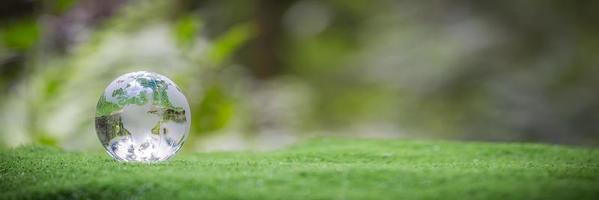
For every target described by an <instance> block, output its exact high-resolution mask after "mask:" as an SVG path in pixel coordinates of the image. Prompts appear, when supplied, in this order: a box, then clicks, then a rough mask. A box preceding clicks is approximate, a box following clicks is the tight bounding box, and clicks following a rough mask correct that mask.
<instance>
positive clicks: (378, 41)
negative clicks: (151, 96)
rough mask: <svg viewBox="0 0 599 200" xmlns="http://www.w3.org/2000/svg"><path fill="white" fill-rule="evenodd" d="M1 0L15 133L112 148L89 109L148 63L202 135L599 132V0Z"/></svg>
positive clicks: (1, 49)
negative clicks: (179, 93)
mask: <svg viewBox="0 0 599 200" xmlns="http://www.w3.org/2000/svg"><path fill="white" fill-rule="evenodd" d="M4 6H5V7H3V8H0V11H1V12H0V25H1V26H0V42H1V43H0V72H1V74H0V91H1V92H2V93H3V98H2V99H0V110H1V111H2V113H3V114H2V115H1V117H0V119H2V121H0V126H2V127H4V128H3V130H0V134H1V136H2V145H6V146H15V145H18V144H21V143H48V144H50V143H52V144H56V145H58V146H62V147H65V148H72V149H90V148H92V149H93V148H100V147H99V145H97V146H94V144H96V143H97V141H95V140H96V138H95V135H94V133H93V120H92V119H93V117H83V116H92V115H93V113H94V112H96V111H95V110H94V107H95V104H96V103H97V101H98V96H99V94H100V92H101V91H102V90H103V89H104V87H106V85H107V84H108V83H109V82H110V81H111V80H112V79H114V78H115V77H117V76H119V75H121V74H123V73H126V72H131V71H138V70H148V71H154V72H158V73H161V74H164V75H166V76H168V77H170V78H172V79H173V80H174V81H175V82H176V83H177V84H178V85H179V86H180V88H181V89H182V90H183V92H184V93H185V95H186V96H187V97H188V99H189V102H190V105H191V106H192V108H191V109H192V114H193V116H192V119H193V121H192V133H193V135H192V137H191V138H190V140H192V142H191V143H192V145H193V146H194V148H196V149H202V148H204V147H205V146H209V145H210V144H211V143H212V141H221V142H222V141H232V142H230V143H231V144H232V145H233V144H234V145H237V147H239V148H245V147H251V146H252V145H255V146H258V147H260V146H265V145H268V144H279V143H285V142H282V141H283V140H286V139H289V140H293V139H297V138H300V137H303V136H308V135H313V134H344V135H352V136H366V137H439V138H453V139H477V140H508V141H541V142H553V143H569V144H586V145H596V144H597V142H598V137H597V135H596V133H597V132H598V131H599V125H598V123H597V121H599V114H598V113H599V103H598V102H599V93H597V91H598V89H599V88H598V86H599V79H598V78H597V77H599V70H598V69H597V68H596V67H594V66H595V65H597V64H599V58H598V57H596V56H595V54H596V52H597V51H599V42H598V41H599V40H598V39H597V38H599V34H598V33H599V29H597V26H596V25H595V24H596V20H594V19H596V18H597V14H596V13H597V12H595V10H596V9H598V8H599V5H598V4H597V3H594V2H562V1H547V2H545V1H530V2H520V1H515V0H514V1H512V0H510V1H501V2H480V1H475V0H456V1H451V2H412V1H389V0H377V1H364V0H351V1H340V0H327V1H314V0H289V1H276V0H253V1H242V0H233V1H215V0H209V1H193V0H176V1H166V0H150V1H139V0H137V1H136V0H134V1H127V2H123V1H100V0H81V1H75V0H59V1H43V2H38V1H34V2H31V1H22V0H8V1H7V2H6V3H5V4H4ZM219 137H221V138H224V139H218V138H219ZM44 138H45V139H44ZM215 138H216V139H215ZM242 140H243V141H247V142H245V143H243V142H238V141H242ZM48 141H54V142H48ZM260 141H265V142H264V143H261V142H260ZM216 146H219V145H218V144H217V145H216ZM224 146H227V145H224Z"/></svg>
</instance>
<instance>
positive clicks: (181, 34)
mask: <svg viewBox="0 0 599 200" xmlns="http://www.w3.org/2000/svg"><path fill="white" fill-rule="evenodd" d="M201 27H202V22H201V20H200V18H199V17H198V16H195V15H187V16H185V17H181V18H180V19H179V20H178V21H177V22H176V23H175V39H176V40H177V44H178V45H180V46H182V47H189V46H190V44H192V43H193V42H194V41H195V39H196V38H197V35H198V33H199V32H200V28H201Z"/></svg>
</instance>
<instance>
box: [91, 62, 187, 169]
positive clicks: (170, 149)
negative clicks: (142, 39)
mask: <svg viewBox="0 0 599 200" xmlns="http://www.w3.org/2000/svg"><path fill="white" fill-rule="evenodd" d="M190 114H191V113H190V109H189V104H188V103H187V99H186V98H185V96H184V95H183V93H182V92H181V89H179V87H177V85H176V84H175V83H174V82H173V81H171V80H170V79H168V78H167V77H165V76H162V75H160V74H156V73H152V72H146V71H139V72H132V73H127V74H124V75H122V76H120V77H118V78H117V79H115V80H114V81H112V83H110V85H108V87H107V88H106V89H105V90H104V93H103V94H102V95H101V96H100V100H99V101H98V105H97V107H96V120H95V121H96V132H97V134H98V138H99V139H100V142H101V143H102V145H103V146H104V148H105V149H106V151H107V152H108V154H110V155H111V156H112V157H113V158H115V159H116V160H120V161H139V162H155V161H164V160H167V159H169V158H171V157H172V156H174V155H175V154H176V153H177V151H179V149H180V148H181V146H182V145H183V143H184V142H185V139H186V138H187V134H188V132H189V126H190V121H191V115H190Z"/></svg>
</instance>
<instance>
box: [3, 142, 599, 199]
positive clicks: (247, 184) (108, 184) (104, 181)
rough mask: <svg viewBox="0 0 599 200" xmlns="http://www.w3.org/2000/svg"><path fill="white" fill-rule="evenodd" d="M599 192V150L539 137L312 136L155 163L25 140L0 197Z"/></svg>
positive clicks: (6, 170) (7, 157)
mask: <svg viewBox="0 0 599 200" xmlns="http://www.w3.org/2000/svg"><path fill="white" fill-rule="evenodd" d="M6 198H18V199H21V198H35V199H39V198H51V199H56V198H77V199H80V198H91V199H120V198H152V199H171V198H194V199H198V198H201V199H372V198H377V199H413V198H425V199H466V198H467V199H506V198H509V199H513V198H516V199H599V150H594V149H588V148H575V147H563V146H549V145H539V144H493V143H471V142H441V141H405V140H359V139H314V140H309V141H307V142H304V143H302V144H299V145H295V146H292V147H289V148H287V149H284V150H279V151H274V152H231V153H196V154H181V155H178V156H177V157H175V158H174V159H172V160H170V161H168V162H165V163H159V164H131V163H120V162H115V161H113V160H112V159H110V158H109V156H108V155H106V154H104V153H97V154H89V153H72V152H65V151H62V150H58V149H54V148H48V147H21V148H18V149H14V150H8V151H4V152H2V153H0V199H6Z"/></svg>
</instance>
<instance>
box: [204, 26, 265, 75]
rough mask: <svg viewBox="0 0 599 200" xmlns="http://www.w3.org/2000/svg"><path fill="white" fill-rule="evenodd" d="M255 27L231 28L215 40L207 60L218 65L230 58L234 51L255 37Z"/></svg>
mask: <svg viewBox="0 0 599 200" xmlns="http://www.w3.org/2000/svg"><path fill="white" fill-rule="evenodd" d="M255 33H256V31H255V27H254V26H253V24H251V23H243V24H238V25H235V26H233V27H232V28H231V29H230V30H229V31H228V32H227V33H225V34H224V35H223V36H221V37H219V38H217V39H216V41H215V42H214V46H213V47H212V50H211V51H210V52H209V55H208V58H209V59H210V61H212V62H213V63H214V64H216V65H218V64H220V63H222V62H223V61H224V60H226V59H227V58H229V57H231V55H233V53H234V52H235V50H237V49H239V47H240V46H241V45H242V44H244V43H245V42H247V41H248V40H249V39H250V38H252V37H253V36H254V35H255Z"/></svg>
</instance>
